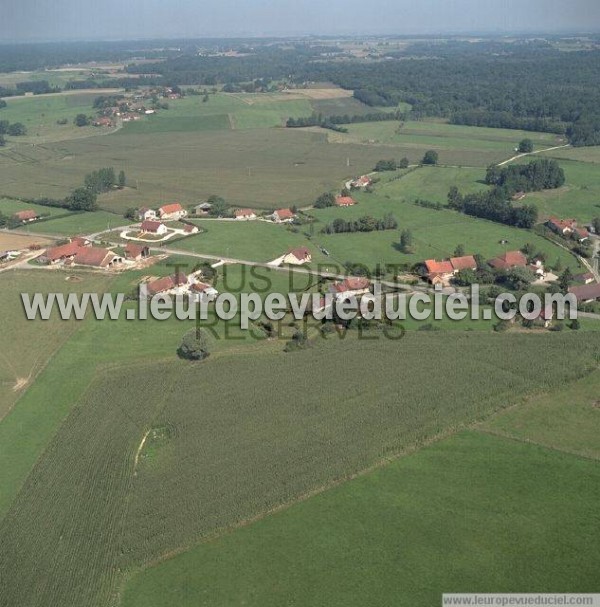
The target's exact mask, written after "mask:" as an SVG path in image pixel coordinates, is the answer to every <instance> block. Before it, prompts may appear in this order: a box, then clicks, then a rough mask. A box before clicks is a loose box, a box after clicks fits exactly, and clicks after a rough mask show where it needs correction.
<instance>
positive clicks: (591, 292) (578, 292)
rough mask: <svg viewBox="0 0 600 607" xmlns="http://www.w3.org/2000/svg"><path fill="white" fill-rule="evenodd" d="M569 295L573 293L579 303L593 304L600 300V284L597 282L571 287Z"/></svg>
mask: <svg viewBox="0 0 600 607" xmlns="http://www.w3.org/2000/svg"><path fill="white" fill-rule="evenodd" d="M569 293H573V295H575V297H576V298H577V302H578V303H591V302H593V301H598V300H600V284H599V283H597V282H594V283H591V284H588V285H580V286H577V287H571V288H570V289H569Z"/></svg>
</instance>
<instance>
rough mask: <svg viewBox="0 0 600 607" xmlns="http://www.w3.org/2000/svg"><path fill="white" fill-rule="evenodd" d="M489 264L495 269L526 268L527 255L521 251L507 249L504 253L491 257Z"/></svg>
mask: <svg viewBox="0 0 600 607" xmlns="http://www.w3.org/2000/svg"><path fill="white" fill-rule="evenodd" d="M488 264H489V265H490V266H492V268H494V269H495V270H510V269H511V268H525V267H526V266H527V257H525V255H524V254H523V253H521V251H507V252H506V253H504V255H500V256H499V257H494V259H490V260H489V261H488Z"/></svg>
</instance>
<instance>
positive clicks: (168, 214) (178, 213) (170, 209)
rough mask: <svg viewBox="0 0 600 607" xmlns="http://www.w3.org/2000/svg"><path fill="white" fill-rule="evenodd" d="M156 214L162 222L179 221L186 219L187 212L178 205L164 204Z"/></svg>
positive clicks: (176, 203)
mask: <svg viewBox="0 0 600 607" xmlns="http://www.w3.org/2000/svg"><path fill="white" fill-rule="evenodd" d="M158 214H159V215H160V218H161V219H162V220H169V219H181V218H182V217H187V214H188V212H187V211H186V210H185V209H184V208H183V207H182V206H181V205H180V204H179V203H178V202H174V203H173V204H165V205H164V206H162V207H160V209H158Z"/></svg>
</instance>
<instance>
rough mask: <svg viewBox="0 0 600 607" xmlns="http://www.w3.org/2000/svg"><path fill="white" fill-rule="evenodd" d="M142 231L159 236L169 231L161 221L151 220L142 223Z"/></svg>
mask: <svg viewBox="0 0 600 607" xmlns="http://www.w3.org/2000/svg"><path fill="white" fill-rule="evenodd" d="M140 230H141V231H142V232H143V233H144V234H157V235H158V236H162V235H164V234H166V233H167V232H168V231H169V230H168V228H167V226H166V225H165V224H164V223H161V222H160V221H152V220H150V219H148V220H146V221H142V225H141V226H140Z"/></svg>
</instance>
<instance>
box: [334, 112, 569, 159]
mask: <svg viewBox="0 0 600 607" xmlns="http://www.w3.org/2000/svg"><path fill="white" fill-rule="evenodd" d="M347 128H348V131H349V132H348V133H330V134H329V139H330V141H335V142H345V143H361V144H363V145H370V146H376V147H378V148H379V149H380V151H381V156H382V157H384V158H389V157H395V158H397V159H400V158H401V157H403V156H407V157H408V159H409V160H410V161H411V163H417V162H420V161H421V159H422V158H423V154H424V153H425V151H426V150H430V149H431V150H436V151H437V152H438V153H439V158H440V160H439V162H440V164H446V165H453V166H454V165H458V166H474V167H487V166H488V165H490V164H492V163H495V162H500V161H501V160H505V159H507V158H510V157H511V156H513V155H514V154H515V147H516V146H517V145H518V143H519V141H520V140H521V139H524V138H528V139H532V140H533V141H534V145H535V148H536V149H539V148H543V147H551V146H553V145H558V143H560V141H559V139H558V138H557V136H556V135H553V134H550V133H527V132H525V131H517V130H510V129H490V128H484V127H473V126H462V125H453V124H445V123H443V122H411V121H407V122H405V123H399V122H394V121H384V122H364V123H359V124H351V125H347Z"/></svg>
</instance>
